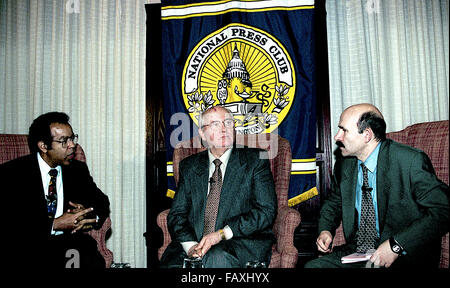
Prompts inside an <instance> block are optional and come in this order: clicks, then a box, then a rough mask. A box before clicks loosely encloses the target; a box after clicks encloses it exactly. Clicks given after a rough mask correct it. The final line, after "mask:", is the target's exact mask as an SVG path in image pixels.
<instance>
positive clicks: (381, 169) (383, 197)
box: [376, 141, 390, 234]
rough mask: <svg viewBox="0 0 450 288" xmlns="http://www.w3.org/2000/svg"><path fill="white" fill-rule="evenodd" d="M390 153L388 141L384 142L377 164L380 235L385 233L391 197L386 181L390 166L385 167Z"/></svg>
mask: <svg viewBox="0 0 450 288" xmlns="http://www.w3.org/2000/svg"><path fill="white" fill-rule="evenodd" d="M388 160H389V153H388V143H387V141H383V143H382V144H381V147H380V152H379V154H378V162H377V180H376V181H377V203H378V221H379V225H380V234H381V233H382V231H383V227H384V223H385V220H386V217H385V216H386V208H387V200H388V196H389V190H390V184H389V181H385V180H387V179H389V176H388V175H389V171H388V169H389V165H383V164H386V163H389V162H388Z"/></svg>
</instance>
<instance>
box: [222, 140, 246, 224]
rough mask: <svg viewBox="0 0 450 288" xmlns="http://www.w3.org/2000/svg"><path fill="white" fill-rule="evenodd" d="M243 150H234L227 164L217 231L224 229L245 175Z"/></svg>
mask: <svg viewBox="0 0 450 288" xmlns="http://www.w3.org/2000/svg"><path fill="white" fill-rule="evenodd" d="M241 150H242V149H236V148H234V149H233V151H232V152H231V155H230V160H229V161H228V164H227V170H226V173H225V178H224V179H223V185H222V191H221V193H220V203H219V211H218V212H217V220H216V230H217V229H218V227H220V228H223V219H225V218H226V217H225V216H226V215H227V214H228V211H229V210H230V208H231V207H232V205H233V202H234V201H236V200H237V199H236V198H235V197H236V191H239V186H240V185H241V183H242V178H243V177H244V175H245V167H246V166H247V163H246V161H245V159H244V156H243V153H241Z"/></svg>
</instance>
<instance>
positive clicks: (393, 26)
mask: <svg viewBox="0 0 450 288" xmlns="http://www.w3.org/2000/svg"><path fill="white" fill-rule="evenodd" d="M448 4H449V1H448V0H442V1H439V0H414V1H411V0H385V1H383V0H362V1H361V0H345V1H342V0H327V1H326V10H327V38H328V58H329V78H330V106H331V111H330V112H331V129H332V130H331V133H332V136H334V135H335V133H336V132H337V125H338V122H339V116H340V114H341V112H342V111H343V110H344V109H345V108H346V107H348V106H350V105H352V104H356V103H363V102H367V103H372V104H374V105H376V106H377V107H378V108H380V110H381V112H382V113H383V115H384V117H385V119H386V123H387V130H388V132H390V131H398V130H401V129H403V128H405V127H406V126H408V125H411V124H414V123H419V122H426V121H436V120H446V119H448V117H449V55H448V53H449V18H448V10H449V5H448Z"/></svg>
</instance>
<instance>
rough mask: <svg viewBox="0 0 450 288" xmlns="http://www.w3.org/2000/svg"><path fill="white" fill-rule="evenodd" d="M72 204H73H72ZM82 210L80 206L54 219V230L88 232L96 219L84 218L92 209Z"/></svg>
mask: <svg viewBox="0 0 450 288" xmlns="http://www.w3.org/2000/svg"><path fill="white" fill-rule="evenodd" d="M72 204H73V203H72ZM72 204H71V205H72ZM81 208H84V207H82V205H81V206H80V207H77V208H76V209H69V210H68V211H67V212H66V213H64V214H63V215H61V216H60V217H58V218H55V220H54V222H53V229H54V230H72V231H71V232H72V233H75V232H77V231H78V230H89V229H91V228H92V225H93V224H94V223H96V222H97V219H89V218H85V215H86V214H88V213H89V212H92V211H93V210H94V208H87V209H81ZM76 211H77V212H76Z"/></svg>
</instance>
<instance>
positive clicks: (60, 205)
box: [37, 153, 64, 235]
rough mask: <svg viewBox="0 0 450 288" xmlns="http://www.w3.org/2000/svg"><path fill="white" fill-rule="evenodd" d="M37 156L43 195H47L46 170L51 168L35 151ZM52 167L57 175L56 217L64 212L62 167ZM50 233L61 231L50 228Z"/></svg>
mask: <svg viewBox="0 0 450 288" xmlns="http://www.w3.org/2000/svg"><path fill="white" fill-rule="evenodd" d="M37 157H38V163H39V169H40V170H41V177H42V185H43V188H44V194H45V197H47V195H48V185H49V184H50V178H51V177H50V174H48V172H49V171H50V169H53V168H52V167H50V166H49V165H48V164H47V162H45V161H44V159H42V157H41V155H40V154H39V153H37ZM54 169H56V170H58V175H57V176H56V195H57V203H56V213H55V218H58V217H59V216H61V215H62V214H63V213H64V207H63V205H64V191H63V180H62V169H61V166H57V167H55V168H54ZM51 233H52V235H59V234H62V233H63V232H62V231H54V230H53V228H52V232H51Z"/></svg>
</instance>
